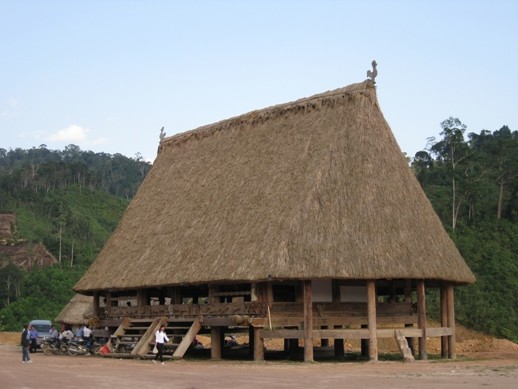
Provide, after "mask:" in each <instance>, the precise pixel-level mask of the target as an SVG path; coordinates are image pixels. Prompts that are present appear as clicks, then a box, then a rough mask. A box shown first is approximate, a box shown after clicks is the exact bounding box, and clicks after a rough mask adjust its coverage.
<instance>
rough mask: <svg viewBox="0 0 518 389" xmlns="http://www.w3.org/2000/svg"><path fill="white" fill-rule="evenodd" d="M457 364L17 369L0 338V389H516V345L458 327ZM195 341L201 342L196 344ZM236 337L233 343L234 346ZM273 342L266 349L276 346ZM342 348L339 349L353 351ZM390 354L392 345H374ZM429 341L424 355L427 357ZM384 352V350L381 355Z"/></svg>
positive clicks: (13, 346)
mask: <svg viewBox="0 0 518 389" xmlns="http://www.w3.org/2000/svg"><path fill="white" fill-rule="evenodd" d="M457 338H458V343H457V352H458V358H457V359H456V360H429V361H417V362H414V363H403V362H400V361H382V362H351V361H340V362H336V361H334V362H314V363H303V362H290V361H286V360H280V361H266V362H252V361H235V360H221V361H211V360H210V359H206V358H202V359H185V360H181V361H166V362H165V363H164V365H160V364H156V365H155V364H153V363H152V362H151V361H150V360H138V359H115V358H103V357H96V356H76V357H71V356H47V355H44V354H43V353H41V352H38V353H36V354H31V358H32V361H33V363H31V364H23V363H22V361H21V359H22V358H21V348H20V346H18V343H19V339H20V334H19V333H0V366H2V367H1V370H0V387H1V388H5V389H11V388H43V389H45V388H56V389H60V388H84V387H95V388H125V389H126V388H128V389H132V388H139V389H143V388H216V389H217V388H225V389H228V388H229V386H233V387H236V388H240V389H241V388H265V387H270V388H324V387H328V388H332V387H337V388H343V387H355V386H357V385H361V386H362V387H367V388H378V387H383V388H416V387H419V388H420V389H428V388H437V387H441V388H449V387H451V388H478V387H495V388H503V389H505V388H515V389H516V388H517V387H518V345H517V344H515V343H512V342H509V341H505V340H501V339H494V338H491V337H488V336H485V335H483V334H479V333H475V332H472V331H468V330H464V329H461V328H458V330H457ZM200 340H201V341H202V342H204V343H205V342H207V341H208V339H206V338H203V337H202V338H201V339H200ZM239 340H240V339H239V338H238V341H239ZM276 346H278V344H276V343H271V344H270V345H268V344H267V347H276ZM355 347H356V346H355V345H354V344H351V343H348V344H346V349H347V351H349V348H350V349H354V348H355ZM380 347H381V351H385V352H390V351H389V349H390V348H391V347H394V348H395V345H391V344H389V343H387V344H386V345H380ZM435 347H437V350H438V349H439V346H438V345H435V344H434V340H429V343H428V349H429V352H430V353H434V348H435ZM383 348H385V349H386V350H383Z"/></svg>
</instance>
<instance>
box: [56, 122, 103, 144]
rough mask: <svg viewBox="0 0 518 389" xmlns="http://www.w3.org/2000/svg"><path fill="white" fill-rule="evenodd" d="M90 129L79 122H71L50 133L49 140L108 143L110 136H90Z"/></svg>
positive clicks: (67, 142)
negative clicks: (78, 123) (79, 124)
mask: <svg viewBox="0 0 518 389" xmlns="http://www.w3.org/2000/svg"><path fill="white" fill-rule="evenodd" d="M89 132H90V129H88V128H84V127H81V126H78V125H77V124H71V125H70V126H68V127H65V128H63V129H62V130H59V131H57V132H55V133H54V134H52V135H50V136H49V137H48V138H47V140H49V141H51V142H58V143H66V144H70V143H72V144H76V145H78V146H88V145H100V144H106V143H108V142H109V139H108V138H103V137H99V138H96V139H90V138H88V133H89Z"/></svg>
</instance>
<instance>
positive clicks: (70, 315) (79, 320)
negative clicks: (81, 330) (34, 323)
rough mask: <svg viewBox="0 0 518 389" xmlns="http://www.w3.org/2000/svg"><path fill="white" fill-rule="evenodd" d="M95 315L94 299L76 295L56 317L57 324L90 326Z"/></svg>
mask: <svg viewBox="0 0 518 389" xmlns="http://www.w3.org/2000/svg"><path fill="white" fill-rule="evenodd" d="M92 315H93V297H91V296H84V295H81V294H76V295H75V296H74V297H72V299H71V300H70V301H69V302H68V304H67V305H66V306H65V308H63V309H62V311H61V312H60V313H59V315H58V316H57V317H56V320H55V321H56V322H57V323H64V324H71V325H80V324H88V319H89V318H91V317H92Z"/></svg>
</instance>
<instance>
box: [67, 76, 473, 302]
mask: <svg viewBox="0 0 518 389" xmlns="http://www.w3.org/2000/svg"><path fill="white" fill-rule="evenodd" d="M268 278H270V279H284V280H286V279H323V278H335V279H385V278H403V279H406V278H413V279H429V280H439V281H440V280H445V281H448V282H453V283H460V284H462V283H469V282H473V281H474V277H473V274H472V273H471V271H470V270H469V268H468V267H467V265H466V264H465V262H464V260H463V259H462V257H461V256H460V254H459V252H458V251H457V249H456V247H455V245H454V244H453V242H452V241H451V240H450V238H449V236H448V235H447V233H446V232H445V230H444V228H443V226H442V224H441V222H440V220H439V219H438V217H437V215H436V214H435V212H434V210H433V209H432V206H431V204H430V202H429V201H428V199H427V198H426V196H425V194H424V193H423V191H422V189H421V187H420V185H419V183H418V182H417V180H416V178H415V176H414V174H413V173H412V172H411V170H410V169H409V167H408V164H407V161H406V159H405V158H404V156H403V154H402V153H401V151H400V149H399V147H398V145H397V143H396V141H395V139H394V136H393V135H392V132H391V130H390V128H389V126H388V124H387V123H386V121H385V119H384V118H383V114H382V113H381V110H380V108H379V106H378V101H377V97H376V91H375V88H374V86H373V84H372V82H371V81H368V80H367V81H365V82H363V83H359V84H354V85H350V86H348V87H346V88H342V89H337V90H334V91H330V92H327V93H323V94H320V95H315V96H312V97H309V98H306V99H301V100H298V101H295V102H293V103H288V104H283V105H278V106H274V107H270V108H267V109H263V110H260V111H254V112H251V113H248V114H246V115H242V116H239V117H235V118H231V119H228V120H225V121H222V122H219V123H216V124H212V125H209V126H205V127H201V128H199V129H196V130H193V131H190V132H187V133H184V134H179V135H176V136H173V137H170V138H167V139H165V140H164V141H162V143H161V144H160V148H159V153H158V156H157V159H156V161H155V163H154V165H153V167H152V169H151V171H150V172H149V173H148V175H147V177H146V179H145V181H144V183H143V184H142V186H141V188H140V189H139V191H138V193H137V195H136V196H135V198H134V199H133V201H132V202H131V204H130V206H129V207H128V209H127V210H126V212H125V214H124V216H123V218H122V220H121V222H120V224H119V225H118V227H117V229H116V230H115V232H114V233H113V235H112V236H111V238H110V239H109V240H108V242H107V243H106V245H105V247H104V249H103V250H102V252H101V253H100V255H99V257H98V258H97V259H96V261H95V262H94V263H93V265H92V266H91V267H90V269H89V270H88V271H87V272H86V274H85V275H84V276H83V278H82V279H81V280H80V281H79V282H78V283H77V284H76V286H75V290H76V291H80V292H87V293H88V292H92V291H93V290H102V289H106V290H107V289H125V288H140V287H150V286H164V285H175V284H184V283H206V282H224V281H252V280H266V279H268Z"/></svg>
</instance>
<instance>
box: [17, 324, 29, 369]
mask: <svg viewBox="0 0 518 389" xmlns="http://www.w3.org/2000/svg"><path fill="white" fill-rule="evenodd" d="M28 327H29V326H28V325H27V324H24V325H23V332H22V339H21V342H20V343H21V345H22V362H23V363H32V361H31V357H30V356H29V347H30V345H31V334H30V332H29V329H28Z"/></svg>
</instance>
